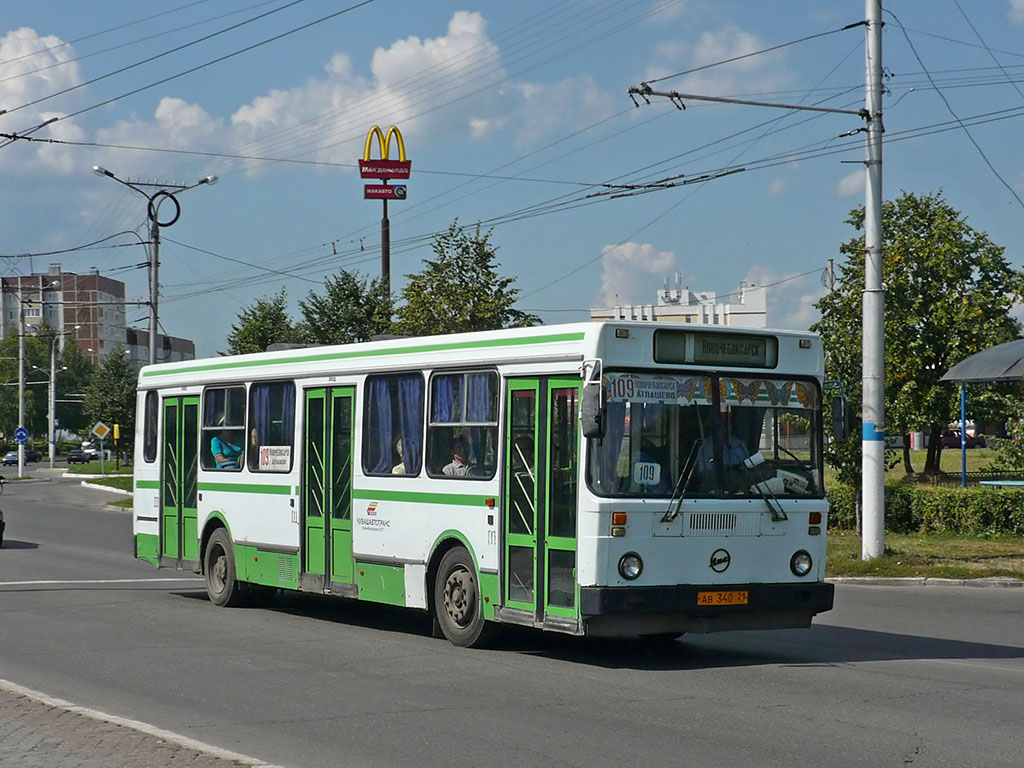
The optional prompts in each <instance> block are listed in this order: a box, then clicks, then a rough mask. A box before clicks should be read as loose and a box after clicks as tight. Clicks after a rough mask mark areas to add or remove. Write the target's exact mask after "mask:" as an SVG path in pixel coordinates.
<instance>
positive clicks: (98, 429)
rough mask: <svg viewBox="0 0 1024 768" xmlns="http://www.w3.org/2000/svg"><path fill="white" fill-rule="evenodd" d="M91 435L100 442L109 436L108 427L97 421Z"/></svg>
mask: <svg viewBox="0 0 1024 768" xmlns="http://www.w3.org/2000/svg"><path fill="white" fill-rule="evenodd" d="M92 433H93V434H94V435H96V437H98V438H99V439H100V440H102V439H103V438H105V437H106V436H107V435H109V434H110V427H108V426H107V425H106V424H104V423H103V422H102V421H97V422H96V426H94V427H93V428H92Z"/></svg>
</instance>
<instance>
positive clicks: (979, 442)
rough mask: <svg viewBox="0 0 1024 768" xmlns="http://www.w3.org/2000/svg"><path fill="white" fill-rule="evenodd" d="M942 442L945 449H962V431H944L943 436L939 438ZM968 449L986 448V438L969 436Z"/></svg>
mask: <svg viewBox="0 0 1024 768" xmlns="http://www.w3.org/2000/svg"><path fill="white" fill-rule="evenodd" d="M939 439H940V440H941V441H942V447H943V448H959V447H960V430H959V429H944V430H942V434H941V435H940V436H939ZM967 447H968V448H984V447H985V438H984V437H983V436H981V435H978V436H977V437H973V436H971V435H968V436H967Z"/></svg>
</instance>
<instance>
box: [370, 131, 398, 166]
mask: <svg viewBox="0 0 1024 768" xmlns="http://www.w3.org/2000/svg"><path fill="white" fill-rule="evenodd" d="M374 136H376V137H377V146H378V147H380V159H381V160H388V159H390V152H391V137H392V136H394V137H395V141H396V142H397V144H398V160H399V162H402V163H404V162H406V159H405V141H404V140H403V139H402V132H401V131H400V130H398V128H397V127H396V126H394V125H392V126H391V127H390V128H388V132H387V134H385V133H384V132H383V131H381V129H380V126H379V125H375V126H373V128H371V129H370V132H369V133H368V134H366V145H365V146H364V147H363V160H366V161H369V159H370V146H371V145H372V144H373V137H374Z"/></svg>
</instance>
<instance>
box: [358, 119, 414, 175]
mask: <svg viewBox="0 0 1024 768" xmlns="http://www.w3.org/2000/svg"><path fill="white" fill-rule="evenodd" d="M374 137H376V138H377V146H378V147H379V148H380V159H379V160H371V159H370V150H371V148H372V147H373V139H374ZM392 137H394V139H395V143H396V144H398V159H397V160H392V159H391V158H390V157H389V155H390V153H391V139H392ZM411 170H412V163H411V162H409V160H408V159H406V156H405V140H404V139H403V138H402V132H401V131H399V130H398V128H397V127H395V126H393V125H392V126H391V127H390V128H388V132H387V133H384V132H383V131H382V130H381V129H380V126H379V125H375V126H373V128H371V129H370V132H369V133H368V134H366V144H365V146H364V147H363V159H362V160H360V161H359V175H360V176H362V177H363V178H364V179H380V180H381V181H387V180H388V179H408V178H409V173H410V172H411Z"/></svg>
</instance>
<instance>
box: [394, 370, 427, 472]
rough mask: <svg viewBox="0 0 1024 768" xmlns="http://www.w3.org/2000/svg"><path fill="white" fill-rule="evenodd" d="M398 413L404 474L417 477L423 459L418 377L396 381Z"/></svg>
mask: <svg viewBox="0 0 1024 768" xmlns="http://www.w3.org/2000/svg"><path fill="white" fill-rule="evenodd" d="M398 413H399V420H400V421H401V425H400V426H401V430H402V463H403V464H404V465H405V474H407V475H418V474H419V472H420V460H421V459H422V457H423V379H422V378H420V377H419V376H402V377H400V378H399V379H398Z"/></svg>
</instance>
